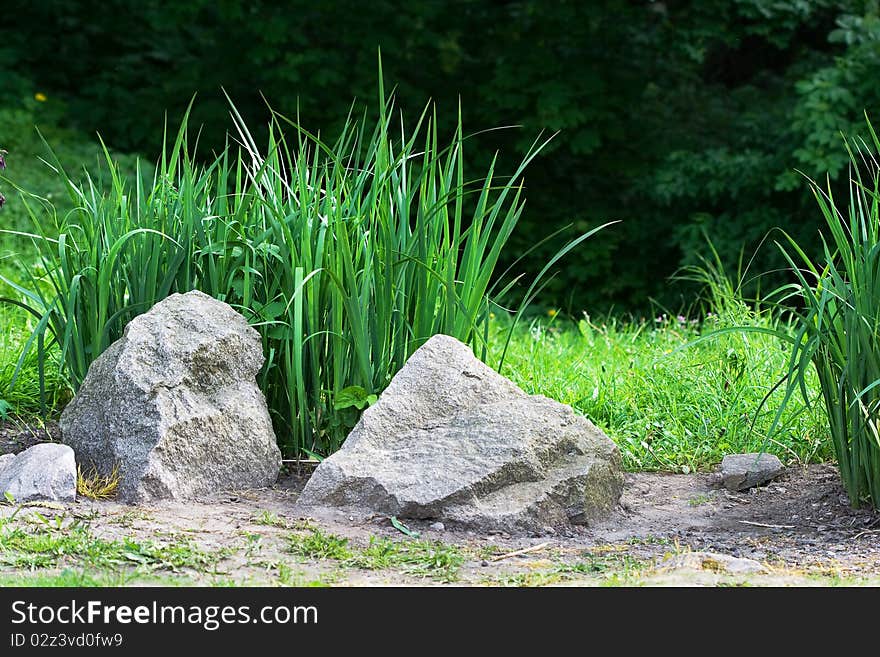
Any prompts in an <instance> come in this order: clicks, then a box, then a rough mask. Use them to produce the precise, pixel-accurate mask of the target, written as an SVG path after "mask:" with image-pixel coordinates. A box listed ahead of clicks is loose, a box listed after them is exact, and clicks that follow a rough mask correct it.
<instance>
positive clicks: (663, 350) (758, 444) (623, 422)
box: [490, 311, 832, 472]
mask: <svg viewBox="0 0 880 657" xmlns="http://www.w3.org/2000/svg"><path fill="white" fill-rule="evenodd" d="M551 312H552V311H551ZM732 319H733V318H731V317H727V318H719V317H718V316H717V315H710V316H708V318H707V319H706V321H704V322H702V323H698V322H695V321H694V320H688V319H687V318H685V317H668V316H666V315H660V316H659V317H652V318H647V319H640V320H636V321H628V322H625V321H621V320H616V319H613V318H609V319H605V320H602V321H598V320H591V319H590V318H588V317H583V318H581V319H579V320H577V321H574V320H572V319H561V318H558V317H557V318H553V319H550V318H545V319H543V320H536V321H534V322H532V324H531V325H530V326H523V327H521V328H518V329H517V330H516V332H515V335H514V339H513V340H512V341H511V344H510V347H509V349H508V352H507V355H506V359H505V366H504V369H503V370H502V372H503V374H505V375H506V376H508V377H510V378H511V379H513V381H515V382H516V383H517V384H518V385H520V386H521V387H522V388H523V389H524V390H526V391H527V392H529V393H531V394H542V395H545V396H547V397H550V398H552V399H556V400H558V401H560V402H563V403H565V404H570V405H571V406H573V407H574V408H575V409H576V410H577V411H579V412H581V413H582V414H584V415H586V416H587V417H588V418H590V419H591V420H592V421H593V422H594V423H595V424H597V425H598V426H599V427H600V428H601V429H603V430H604V431H605V432H606V433H607V434H608V435H609V436H610V437H611V438H612V439H613V440H614V441H615V442H616V443H617V445H618V446H619V447H620V449H621V451H622V453H623V457H624V463H625V466H626V467H627V468H628V469H630V470H663V471H676V472H692V471H696V470H707V469H710V468H712V467H713V466H715V465H716V464H717V463H718V462H719V461H720V460H721V458H722V457H723V456H724V454H726V453H735V452H752V451H761V450H764V451H768V452H771V453H774V454H777V455H778V456H779V457H780V458H782V459H783V460H784V461H801V462H810V461H822V460H828V459H830V458H831V456H832V452H831V445H830V443H829V441H828V429H827V422H826V419H825V413H824V410H823V408H822V405H821V403H820V400H818V399H816V400H815V401H816V402H817V403H815V404H811V405H810V406H809V407H807V406H806V405H805V404H804V402H803V401H802V400H801V399H799V398H793V399H792V401H791V402H790V403H789V405H788V407H787V408H786V410H785V412H784V413H783V414H782V416H781V418H780V421H779V424H778V427H777V430H776V431H775V432H774V434H773V436H772V437H771V436H769V435H768V433H769V430H770V429H771V425H772V422H773V418H774V415H775V414H776V411H777V408H778V406H779V403H780V402H781V399H782V396H783V394H784V386H783V387H782V388H781V389H779V390H777V391H776V392H774V394H773V395H771V396H770V398H769V400H768V401H767V402H766V403H765V404H764V405H763V406H762V405H761V403H762V401H763V399H764V397H765V395H767V393H768V392H769V391H770V390H771V389H772V388H773V386H774V384H775V383H776V382H777V381H779V379H780V377H782V376H783V375H784V373H785V372H786V370H787V358H788V355H789V349H788V347H787V346H786V345H785V343H783V342H782V341H781V340H778V339H776V338H773V337H772V336H767V335H760V334H755V333H744V332H743V333H733V334H727V335H718V336H716V337H710V338H709V339H707V340H705V341H704V342H698V343H696V344H693V343H694V342H695V341H696V340H697V339H698V338H700V337H701V336H709V335H711V334H712V333H714V332H716V331H718V330H719V329H723V328H725V327H726V326H730V325H732V324H737V325H742V326H757V327H761V326H764V327H766V326H769V325H770V324H771V323H772V321H771V320H770V319H769V318H767V317H766V316H764V315H757V316H756V315H754V314H753V313H745V315H744V316H742V317H740V318H739V319H740V320H742V321H741V322H733V321H731V320H732ZM499 331H500V329H499ZM499 342H500V341H497V340H496V342H495V345H496V349H495V352H496V354H495V355H498V354H499V353H500V349H501V345H500V344H499ZM490 362H491V363H493V364H494V362H495V361H491V360H490ZM811 383H812V384H813V385H812V386H811V388H810V391H811V394H813V391H816V393H815V394H818V392H817V391H818V388H817V387H816V385H815V383H816V382H815V381H812V380H811ZM759 409H760V411H759Z"/></svg>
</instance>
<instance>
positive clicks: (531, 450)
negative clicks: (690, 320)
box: [297, 335, 623, 533]
mask: <svg viewBox="0 0 880 657" xmlns="http://www.w3.org/2000/svg"><path fill="white" fill-rule="evenodd" d="M620 461H621V459H620V452H619V450H618V449H617V447H616V446H615V445H614V443H613V442H612V441H611V440H610V439H609V438H608V437H607V436H605V434H603V433H602V432H601V431H600V430H599V429H598V428H596V426H595V425H593V423H592V422H590V421H589V420H587V419H586V418H585V417H582V416H580V415H577V414H575V412H574V411H573V410H572V409H571V408H570V407H568V406H565V405H563V404H560V403H558V402H556V401H553V400H551V399H548V398H546V397H542V396H540V395H535V396H530V395H528V394H526V393H525V392H523V391H522V390H521V389H519V388H518V387H517V386H516V385H515V384H514V383H513V382H511V381H509V380H508V379H506V378H504V377H503V376H501V375H500V374H498V373H497V372H496V371H495V370H493V369H491V368H490V367H488V366H487V365H485V364H484V363H482V362H480V361H479V360H478V359H477V358H475V357H474V354H473V352H472V351H471V349H470V348H469V347H468V346H466V345H464V344H462V343H461V342H459V341H458V340H456V339H455V338H451V337H449V336H445V335H436V336H434V337H433V338H431V339H430V340H428V341H427V342H426V343H425V344H424V345H422V346H421V347H420V348H419V349H418V350H417V351H416V352H415V353H414V354H413V355H412V357H411V358H410V359H409V360H408V361H407V363H406V364H405V365H404V367H403V368H402V369H401V370H400V372H398V373H397V375H396V376H395V377H394V378H393V379H392V381H391V383H390V384H389V386H388V388H387V389H386V390H385V392H383V393H382V395H381V397H380V398H379V401H378V402H376V403H375V404H373V405H372V406H371V407H370V408H368V409H367V410H366V411H364V414H363V416H362V417H361V419H360V421H359V422H358V424H357V425H356V426H355V428H354V429H353V430H352V431H351V433H350V434H349V436H348V438H347V439H346V441H345V443H344V444H343V446H342V449H340V450H339V451H338V452H336V453H335V454H333V455H332V456H330V457H329V458H327V459H325V460H324V461H322V462H321V464H320V465H319V466H318V467H317V468H316V469H315V472H314V474H313V475H312V477H311V479H310V480H309V482H308V483H307V484H306V487H305V489H304V490H303V492H302V495H301V496H300V497H299V499H298V501H297V506H298V508H299V509H301V510H307V509H310V508H315V507H321V506H331V507H338V508H342V509H347V508H358V509H366V510H370V511H372V512H374V513H384V514H387V515H396V516H398V517H400V518H413V519H428V518H436V519H440V520H442V521H444V522H454V523H455V524H456V525H458V526H462V525H463V526H465V527H470V528H471V529H474V528H476V529H479V530H480V532H488V531H489V530H492V529H501V530H504V531H509V532H517V533H522V532H544V531H546V529H545V528H546V527H548V526H549V527H553V526H563V525H567V524H568V523H574V524H586V523H588V522H592V521H593V520H597V519H599V518H601V517H603V516H605V515H606V514H607V513H608V512H609V511H610V510H611V509H613V508H614V506H615V505H616V504H617V501H618V499H619V498H620V493H621V490H622V488H623V474H622V472H621V463H620Z"/></svg>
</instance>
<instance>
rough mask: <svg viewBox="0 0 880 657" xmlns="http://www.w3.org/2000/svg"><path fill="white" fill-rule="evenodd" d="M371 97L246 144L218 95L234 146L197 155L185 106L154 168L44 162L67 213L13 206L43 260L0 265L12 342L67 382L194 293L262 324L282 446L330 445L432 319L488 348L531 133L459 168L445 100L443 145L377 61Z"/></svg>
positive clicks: (317, 450) (462, 141)
mask: <svg viewBox="0 0 880 657" xmlns="http://www.w3.org/2000/svg"><path fill="white" fill-rule="evenodd" d="M379 96H380V101H379V113H378V119H377V120H375V121H374V122H371V121H368V120H367V117H366V115H365V116H364V117H362V118H359V119H358V118H355V117H354V116H349V118H348V121H347V123H346V124H345V127H344V129H343V130H342V132H341V134H340V136H339V138H338V139H337V140H336V141H335V142H334V143H333V144H328V143H326V142H325V141H324V140H322V139H321V138H320V136H318V135H314V134H311V133H309V132H308V131H306V130H305V129H304V128H302V127H301V126H300V125H298V123H297V122H296V121H294V120H289V119H287V118H285V117H284V116H282V115H280V114H273V118H272V120H271V122H270V125H269V130H268V143H267V146H266V148H265V149H260V148H259V147H258V145H257V143H256V141H255V139H254V137H253V135H252V134H251V132H250V131H249V130H248V128H247V126H246V125H245V122H244V120H243V119H242V117H241V116H240V115H239V114H238V113H237V112H236V111H235V108H234V106H232V105H231V103H230V106H231V115H232V119H233V123H234V126H235V131H236V137H235V139H234V142H236V143H233V144H232V145H229V146H227V148H226V149H225V150H223V151H222V152H221V153H220V154H219V155H217V156H216V157H214V158H213V159H211V160H210V161H209V162H208V163H206V164H200V163H199V162H198V161H197V160H196V159H195V156H194V152H193V151H194V148H193V146H194V145H193V144H191V143H190V138H189V130H188V126H187V119H188V115H189V112H187V114H186V116H185V117H184V118H183V121H182V123H181V127H180V130H179V131H178V132H177V134H176V137H175V138H174V139H173V141H171V140H169V139H166V140H165V145H164V146H163V150H162V153H161V157H160V158H159V160H158V163H157V165H156V167H155V169H154V171H153V172H152V175H151V176H148V175H147V174H146V173H145V171H143V170H142V167H141V166H140V164H139V165H138V167H137V172H136V173H135V175H134V176H133V177H126V176H124V175H123V173H122V172H121V171H120V168H119V167H118V166H117V165H116V163H115V162H114V161H113V160H112V158H110V156H109V154H108V155H107V167H108V171H109V176H108V178H107V180H106V182H102V181H100V180H96V179H94V178H93V177H90V176H88V175H87V174H86V176H85V178H83V179H82V182H78V181H77V179H76V178H74V177H72V176H71V175H69V174H68V173H67V172H66V171H65V170H64V168H63V167H62V166H61V164H60V163H59V162H57V161H56V162H53V166H54V167H55V168H56V170H57V172H58V175H59V176H60V177H61V179H62V180H63V182H64V183H65V187H66V189H67V190H68V192H69V195H70V196H71V198H72V200H73V202H74V206H75V210H73V211H72V212H69V213H67V214H64V215H63V216H58V214H57V213H56V212H55V210H54V208H53V206H52V204H51V203H50V202H49V201H47V200H46V199H40V198H37V197H31V202H30V203H29V204H28V205H29V213H30V216H31V220H32V221H33V224H34V232H33V233H30V234H22V235H23V236H24V237H25V238H28V239H30V240H32V241H33V243H34V245H35V247H36V249H37V251H38V253H39V259H40V263H41V265H40V267H38V268H30V269H29V270H28V272H29V273H28V275H27V280H25V281H24V282H13V281H7V282H8V283H9V284H10V285H12V286H13V287H14V289H15V290H16V291H17V293H18V294H19V295H20V298H19V299H11V300H9V301H10V302H12V303H20V304H23V305H25V306H26V307H27V308H28V310H29V311H30V312H31V313H33V314H34V316H35V317H37V318H38V323H37V325H36V330H35V331H34V332H33V334H32V335H31V336H30V338H29V339H28V341H27V343H26V345H25V353H27V352H28V351H29V350H31V349H33V348H36V347H39V349H40V352H41V353H42V352H43V351H44V345H43V344H42V343H43V341H44V335H45V334H47V333H48V335H49V336H50V337H49V338H46V339H45V342H46V344H49V343H50V342H51V343H53V344H54V343H57V348H58V350H59V353H60V357H61V361H62V362H63V367H64V373H65V375H66V377H67V378H68V379H69V381H70V384H71V385H72V387H74V388H76V387H77V386H78V385H79V384H80V383H81V382H82V380H83V378H84V377H85V374H86V372H87V370H88V367H89V365H90V364H91V363H92V361H93V360H94V359H95V358H97V357H98V356H99V355H100V354H101V353H102V352H103V351H104V350H105V349H106V348H107V347H108V346H109V345H110V344H111V343H112V342H113V341H114V340H116V339H118V338H119V337H120V336H121V335H122V331H123V328H124V327H125V325H126V324H127V323H128V322H129V321H130V320H131V319H132V318H133V317H134V316H136V315H138V314H139V313H142V312H145V311H146V310H148V309H149V308H150V307H151V306H152V305H153V304H155V303H157V302H158V301H160V300H162V299H163V298H165V297H166V296H168V295H169V294H172V293H174V292H185V291H188V290H191V289H199V290H202V291H203V292H205V293H207V294H209V295H211V296H213V297H215V298H218V299H221V300H224V301H226V302H227V303H229V304H231V305H232V306H233V307H235V308H237V309H238V310H239V311H241V312H242V313H243V314H244V315H245V316H246V317H247V318H248V320H249V321H250V322H251V324H252V325H253V326H254V327H256V328H257V330H258V331H259V332H260V335H261V337H262V341H263V348H264V353H265V355H266V364H265V366H264V368H263V370H262V371H261V373H260V375H259V376H260V380H259V383H260V385H261V387H262V389H263V390H264V392H265V394H266V397H267V401H268V404H269V408H270V411H271V414H272V416H273V421H274V423H275V427H276V431H277V433H278V435H279V442H280V443H281V445H282V448H283V449H284V451H285V452H286V453H287V454H290V455H300V454H311V455H315V454H319V455H320V454H327V453H329V452H332V451H333V450H335V449H337V448H338V447H339V445H340V444H341V442H342V440H344V438H345V435H346V434H347V432H348V430H349V428H350V427H351V425H352V424H353V422H354V420H355V418H356V416H357V412H358V411H359V410H361V409H363V408H364V407H365V406H367V405H368V404H369V403H371V402H372V401H373V400H374V399H375V395H376V394H378V393H379V392H380V391H381V390H382V389H383V388H384V387H385V386H386V385H387V384H388V382H389V380H390V378H391V377H392V376H393V375H394V373H395V372H397V370H398V369H399V368H400V367H401V366H402V365H403V363H404V361H405V360H406V359H407V358H408V357H409V356H410V355H411V354H412V352H413V351H414V350H415V349H417V348H418V347H419V346H420V345H421V344H423V343H424V342H425V341H426V340H427V339H428V338H429V337H430V336H432V335H434V334H436V333H445V334H448V335H452V336H455V337H457V338H459V339H460V340H462V341H464V342H467V343H470V344H471V345H473V346H474V347H475V351H476V353H477V354H478V355H480V356H482V357H484V358H485V356H486V336H487V335H488V321H489V319H488V314H489V313H488V308H489V304H490V299H492V298H493V296H497V295H501V294H504V293H506V292H508V291H509V290H510V289H511V288H512V286H513V284H514V282H515V280H514V281H510V282H508V283H507V285H505V286H504V287H502V288H500V287H499V286H498V284H497V283H496V277H495V276H494V273H495V268H496V265H497V264H498V262H499V258H500V256H501V254H502V251H503V249H504V247H505V244H506V243H507V241H508V238H509V237H510V235H511V233H512V231H513V230H514V228H515V226H516V224H517V221H518V220H519V218H520V216H521V214H522V212H523V206H524V198H523V172H524V170H525V168H526V166H527V165H528V164H529V162H530V161H532V160H533V159H534V158H535V157H536V156H537V155H538V153H539V152H540V151H541V149H542V148H543V147H544V145H545V144H546V141H542V140H536V141H535V143H534V144H533V146H532V148H531V149H530V150H529V151H528V153H527V154H526V155H525V156H524V157H523V159H522V161H521V162H520V163H519V165H518V167H517V168H516V169H515V171H514V173H513V175H512V176H509V177H506V178H504V179H500V178H499V176H498V175H497V173H496V161H495V160H493V161H492V163H491V165H490V166H489V168H488V171H487V172H486V174H485V175H484V176H482V177H480V178H478V179H471V178H469V177H467V176H466V175H465V164H464V154H463V151H464V147H465V145H466V138H465V136H464V135H463V132H462V124H461V116H460V112H459V120H458V124H457V126H456V128H455V131H454V134H453V136H452V139H451V143H449V144H444V143H442V142H441V139H440V136H439V134H438V126H437V121H436V114H435V113H434V112H433V111H432V109H431V108H430V106H429V107H428V108H426V109H425V111H424V112H423V113H422V115H421V116H420V117H419V118H418V121H417V122H416V125H415V127H414V128H413V129H412V130H408V129H407V128H406V126H405V125H404V123H403V119H402V118H401V117H398V116H397V114H396V112H395V110H394V104H393V99H392V98H390V97H386V95H385V92H384V89H383V88H382V83H381V73H380V90H379ZM105 152H106V149H105ZM596 230H599V228H597V229H595V230H593V231H591V232H590V233H588V234H586V235H583V236H581V237H580V238H578V239H577V240H574V241H573V242H572V243H570V244H568V245H567V246H566V247H565V248H564V249H562V250H561V251H560V252H559V253H558V254H557V257H561V256H562V255H564V253H566V252H567V251H568V250H570V249H572V248H575V247H576V246H577V244H579V243H580V242H581V241H582V240H584V239H586V238H587V237H589V236H590V235H591V234H593V233H595V232H596ZM555 260H556V259H555V258H554V260H553V261H554V262H555ZM545 271H546V269H545ZM542 273H543V272H542ZM538 285H539V284H538V282H537V281H536V282H535V283H533V284H532V286H531V287H529V289H528V291H527V293H526V296H525V298H524V299H523V303H522V304H521V305H520V310H523V309H524V307H525V306H526V305H527V304H528V303H529V302H530V301H531V299H533V298H534V295H535V294H536V292H537V290H538V289H540V288H539V287H538Z"/></svg>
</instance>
